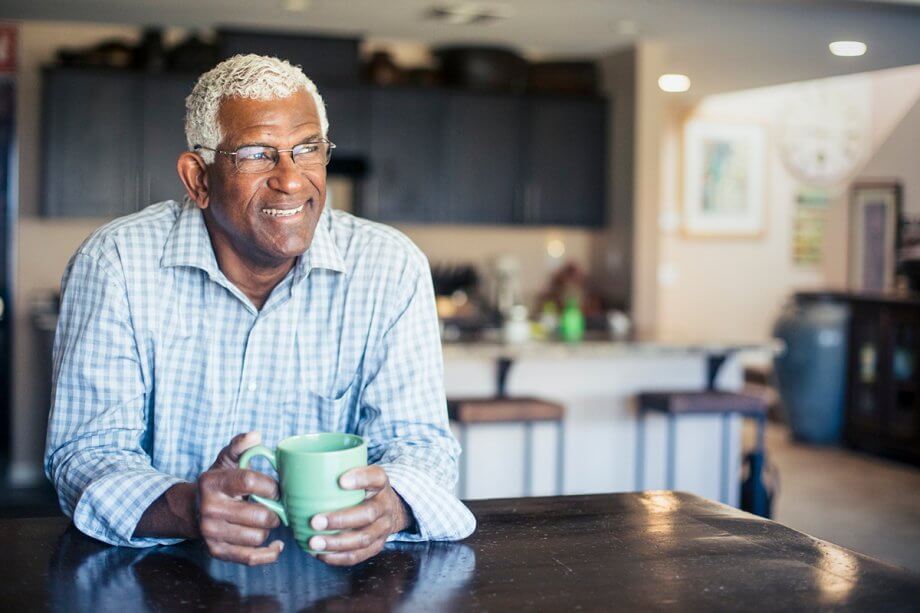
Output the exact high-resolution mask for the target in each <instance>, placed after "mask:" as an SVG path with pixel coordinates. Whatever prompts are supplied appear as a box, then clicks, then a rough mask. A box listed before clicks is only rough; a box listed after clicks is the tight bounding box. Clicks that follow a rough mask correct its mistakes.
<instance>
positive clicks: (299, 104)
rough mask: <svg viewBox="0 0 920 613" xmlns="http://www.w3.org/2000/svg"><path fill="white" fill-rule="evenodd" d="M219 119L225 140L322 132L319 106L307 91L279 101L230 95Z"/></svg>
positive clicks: (284, 136) (222, 107) (222, 105)
mask: <svg viewBox="0 0 920 613" xmlns="http://www.w3.org/2000/svg"><path fill="white" fill-rule="evenodd" d="M218 121H219V122H220V124H221V127H222V128H223V132H224V134H223V136H224V138H223V140H224V141H225V142H230V141H237V140H240V139H244V140H245V139H251V138H254V137H260V136H265V137H276V138H287V137H294V136H301V135H302V136H304V137H306V136H309V135H311V134H314V133H316V134H319V133H321V132H322V130H321V128H320V121H319V116H318V115H317V113H316V109H315V105H313V104H312V100H311V98H310V96H309V95H308V94H307V93H306V92H303V93H298V94H294V95H292V96H288V97H287V98H281V99H276V100H253V99H248V98H228V99H227V100H226V101H225V102H224V103H223V104H221V108H220V113H219V114H218Z"/></svg>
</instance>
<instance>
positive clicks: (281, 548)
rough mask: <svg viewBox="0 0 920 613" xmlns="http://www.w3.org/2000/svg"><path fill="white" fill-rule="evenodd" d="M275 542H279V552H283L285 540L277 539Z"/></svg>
mask: <svg viewBox="0 0 920 613" xmlns="http://www.w3.org/2000/svg"><path fill="white" fill-rule="evenodd" d="M275 542H276V543H278V553H281V552H282V551H284V542H283V541H275Z"/></svg>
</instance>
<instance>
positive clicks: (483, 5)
mask: <svg viewBox="0 0 920 613" xmlns="http://www.w3.org/2000/svg"><path fill="white" fill-rule="evenodd" d="M513 14H514V11H513V10H512V8H511V7H510V6H508V5H507V4H504V3H502V2H457V3H454V4H441V5H437V6H433V7H431V8H430V9H428V10H427V11H425V17H426V18H427V19H432V20H435V21H443V22H445V23H449V24H453V25H471V24H482V23H489V22H491V21H498V20H500V19H508V18H509V17H511V16H512V15H513Z"/></svg>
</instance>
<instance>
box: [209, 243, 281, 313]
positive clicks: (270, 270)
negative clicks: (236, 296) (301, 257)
mask: <svg viewBox="0 0 920 613" xmlns="http://www.w3.org/2000/svg"><path fill="white" fill-rule="evenodd" d="M214 253H215V255H216V256H217V265H218V266H219V267H220V270H221V272H222V273H224V276H225V277H227V279H229V280H230V282H231V283H233V284H234V285H235V286H237V287H238V288H240V290H241V291H242V292H243V293H244V294H246V296H247V297H248V298H249V300H250V301H252V304H253V305H255V307H256V308H257V309H258V310H260V311H261V310H262V307H263V306H264V305H265V301H266V300H268V296H269V295H270V294H271V293H272V290H273V289H275V287H276V286H277V285H278V284H279V283H281V280H282V279H284V276H285V275H286V274H287V273H288V272H290V270H291V269H292V268H293V267H294V263H295V262H296V261H297V258H291V259H290V260H288V261H286V262H284V263H283V264H282V265H281V266H279V267H261V266H257V265H254V264H252V263H250V262H247V261H246V260H244V259H242V258H239V257H238V256H237V255H236V253H235V252H232V251H231V253H225V254H223V255H221V253H220V252H218V251H217V250H216V249H215V250H214Z"/></svg>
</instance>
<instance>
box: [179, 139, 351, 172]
mask: <svg viewBox="0 0 920 613" xmlns="http://www.w3.org/2000/svg"><path fill="white" fill-rule="evenodd" d="M318 143H325V144H326V145H328V146H329V153H328V154H327V155H326V161H325V162H323V167H326V166H328V165H329V162H330V161H331V159H332V150H333V149H335V143H334V142H332V141H331V140H329V139H328V138H320V139H317V140H311V141H307V142H304V143H299V144H297V145H294V148H295V149H296V148H297V147H300V146H302V145H315V144H318ZM247 147H264V148H265V149H274V150H275V152H276V153H278V160H277V161H276V162H275V163H274V165H273V166H272V167H271V168H268V169H266V170H255V171H249V172H247V171H245V170H240V164H239V161H238V160H239V158H237V156H238V155H239V152H240V149H245V148H247ZM192 149H193V150H194V151H195V152H198V151H200V150H201V149H204V150H205V151H213V152H214V153H220V154H222V155H226V156H227V157H232V158H233V167H234V168H236V170H237V171H238V172H241V173H243V174H259V173H260V172H271V171H272V170H274V169H275V168H277V167H278V164H279V163H280V162H281V154H282V153H290V154H291V162H292V163H293V164H294V165H295V166H297V161H296V160H295V159H294V149H278V148H277V147H272V146H271V145H242V146H241V147H238V148H237V149H236V151H224V150H222V149H214V148H213V147H205V146H204V145H195V146H194V147H193V148H192ZM297 167H298V168H302V167H301V166H297Z"/></svg>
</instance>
